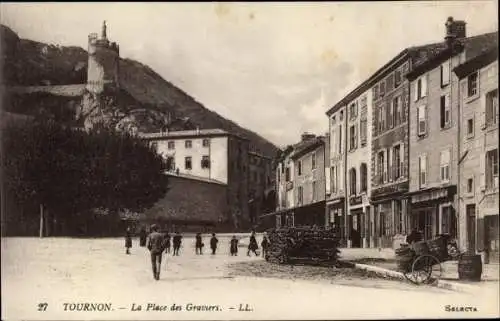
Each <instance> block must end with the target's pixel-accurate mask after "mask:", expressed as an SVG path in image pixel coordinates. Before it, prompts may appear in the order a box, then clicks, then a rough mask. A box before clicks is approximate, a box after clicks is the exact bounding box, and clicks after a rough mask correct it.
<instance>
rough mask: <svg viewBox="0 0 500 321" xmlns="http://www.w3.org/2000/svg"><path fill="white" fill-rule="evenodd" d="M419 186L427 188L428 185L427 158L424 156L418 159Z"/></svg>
mask: <svg viewBox="0 0 500 321" xmlns="http://www.w3.org/2000/svg"><path fill="white" fill-rule="evenodd" d="M418 172H419V185H420V187H421V188H422V187H425V185H426V184H427V156H426V155H422V156H420V157H419V158H418Z"/></svg>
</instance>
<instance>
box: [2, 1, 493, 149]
mask: <svg viewBox="0 0 500 321" xmlns="http://www.w3.org/2000/svg"><path fill="white" fill-rule="evenodd" d="M0 9H1V18H0V21H1V23H2V24H4V25H7V26H8V27H10V28H11V29H13V30H14V31H15V32H16V33H17V34H18V35H19V36H20V37H21V38H27V39H31V40H36V41H41V42H46V43H51V44H59V45H62V46H81V47H83V48H85V49H86V48H87V37H88V34H89V33H91V32H98V33H100V30H101V26H102V22H103V20H106V22H107V26H108V29H107V30H108V38H109V39H110V40H111V41H116V42H117V43H118V44H119V45H120V55H121V56H122V57H123V58H131V59H135V60H138V61H140V62H142V63H144V64H146V65H148V66H150V67H151V68H153V69H154V70H155V71H156V72H157V73H158V74H160V75H161V76H162V77H163V78H165V79H166V80H168V81H170V82H172V83H173V84H175V85H176V86H178V87H179V88H181V89H182V90H184V91H185V92H187V93H188V94H190V95H191V96H192V97H194V98H195V99H196V100H198V101H199V102H201V103H202V104H203V105H205V106H206V107H207V108H209V109H211V110H214V111H216V112H218V113H219V114H221V115H223V116H225V117H227V118H229V119H231V120H233V121H235V122H237V123H238V124H240V125H242V126H244V127H246V128H249V129H251V130H253V131H255V132H257V133H259V134H260V135H262V136H263V137H265V138H267V139H269V140H270V141H271V142H273V143H275V144H276V145H278V146H280V147H283V146H285V145H287V144H292V143H295V142H297V141H298V140H299V139H300V135H301V133H303V132H311V133H315V134H318V135H320V134H324V133H325V132H326V131H327V129H328V119H327V117H326V115H325V113H326V111H327V110H328V109H329V108H330V107H332V106H333V105H335V104H336V103H337V102H338V101H339V100H340V99H342V98H343V97H344V96H345V95H346V94H347V93H349V92H350V91H351V90H353V89H354V88H356V86H358V85H359V84H360V83H362V82H363V81H364V80H366V79H367V78H368V77H369V76H371V75H372V74H373V73H374V72H375V71H376V70H377V69H378V68H380V67H381V66H382V65H384V64H385V63H386V62H388V61H389V60H390V59H391V58H392V57H394V56H395V55H397V54H398V53H399V52H400V51H401V50H403V49H404V48H406V47H409V46H415V45H423V44H426V43H434V42H439V41H442V40H443V39H444V34H445V27H444V23H445V22H446V19H447V17H448V16H453V17H454V18H455V19H456V20H465V21H466V22H467V35H468V36H470V35H477V34H481V33H485V32H491V31H497V30H498V18H497V12H498V4H497V2H496V1H432V2H430V1H425V2H424V1H418V2H415V1H412V2H330V3H328V2H317V3H314V2H312V3H311V2H307V3H306V2H289V3H227V2H226V3H215V2H211V3H112V2H109V3H97V2H94V3H82V2H80V3H32V4H30V3H1V4H0Z"/></svg>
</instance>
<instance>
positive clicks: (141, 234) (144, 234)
mask: <svg viewBox="0 0 500 321" xmlns="http://www.w3.org/2000/svg"><path fill="white" fill-rule="evenodd" d="M147 238H148V233H147V232H146V229H145V228H144V227H142V228H141V231H140V232H139V245H140V246H142V247H145V246H146V239H147Z"/></svg>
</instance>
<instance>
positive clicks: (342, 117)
mask: <svg viewBox="0 0 500 321" xmlns="http://www.w3.org/2000/svg"><path fill="white" fill-rule="evenodd" d="M339 118H340V121H344V111H343V110H341V111H340V116H339Z"/></svg>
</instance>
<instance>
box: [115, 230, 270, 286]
mask: <svg viewBox="0 0 500 321" xmlns="http://www.w3.org/2000/svg"><path fill="white" fill-rule="evenodd" d="M150 230H151V232H150V233H149V235H148V233H147V232H146V230H145V229H144V228H143V229H141V231H140V232H139V245H140V246H141V247H147V248H148V250H149V251H150V253H151V265H152V270H153V277H154V279H155V280H159V279H160V266H161V258H162V254H163V252H165V253H166V254H169V253H170V248H171V243H172V244H173V253H172V255H173V256H179V250H180V248H181V245H182V235H181V234H180V233H179V232H176V233H175V234H174V236H173V237H171V236H170V233H168V232H164V233H161V232H160V229H159V227H158V226H157V225H156V224H153V225H152V226H151V229H150ZM171 239H172V242H171ZM238 243H239V239H238V238H236V236H234V235H233V237H232V238H231V240H230V242H229V253H230V255H231V256H237V255H238ZM218 244H219V240H218V239H217V236H216V235H215V233H212V237H211V238H210V249H211V251H212V252H211V254H212V255H215V254H216V252H217V247H218ZM269 244H270V243H269V240H268V239H267V236H265V235H264V237H263V239H262V242H261V246H262V256H263V257H265V255H266V253H267V250H268V248H269ZM204 246H205V244H204V243H203V238H202V235H201V233H197V234H196V237H195V253H196V255H202V254H203V247H204ZM131 247H132V231H131V229H130V228H127V231H126V235H125V248H126V252H125V253H126V254H130V248H131ZM258 249H259V246H258V243H257V239H256V237H255V232H252V234H251V236H250V241H249V244H248V251H247V256H250V253H253V254H255V256H259V253H258Z"/></svg>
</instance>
